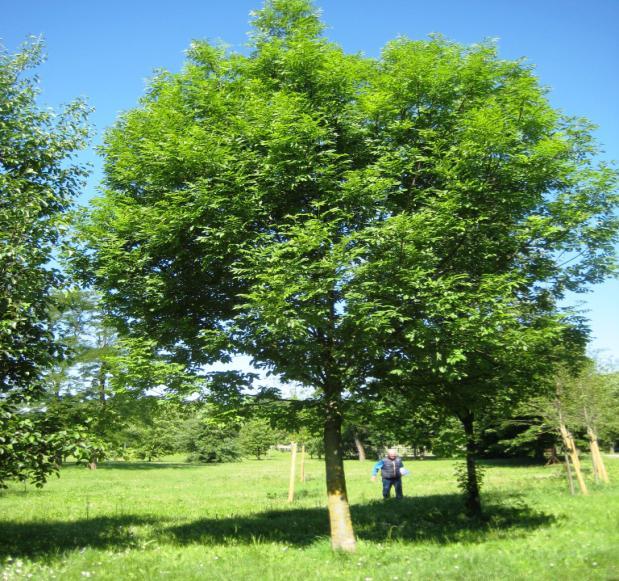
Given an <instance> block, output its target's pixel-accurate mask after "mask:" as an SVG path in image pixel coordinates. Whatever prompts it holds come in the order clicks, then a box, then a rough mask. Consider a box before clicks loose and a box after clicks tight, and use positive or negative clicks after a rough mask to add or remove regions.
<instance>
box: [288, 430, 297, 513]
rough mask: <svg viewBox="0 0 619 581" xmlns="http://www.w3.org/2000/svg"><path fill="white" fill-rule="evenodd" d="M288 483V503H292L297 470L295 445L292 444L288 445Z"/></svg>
mask: <svg viewBox="0 0 619 581" xmlns="http://www.w3.org/2000/svg"><path fill="white" fill-rule="evenodd" d="M290 451H291V455H290V483H289V485H288V502H292V501H293V500H294V484H295V482H294V480H295V472H296V468H297V443H296V442H292V444H291V445H290Z"/></svg>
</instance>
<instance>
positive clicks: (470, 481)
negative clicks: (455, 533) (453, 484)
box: [460, 412, 481, 516]
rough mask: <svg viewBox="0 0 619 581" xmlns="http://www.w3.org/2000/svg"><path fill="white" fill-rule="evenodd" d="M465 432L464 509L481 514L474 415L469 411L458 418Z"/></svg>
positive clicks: (474, 514) (471, 514)
mask: <svg viewBox="0 0 619 581" xmlns="http://www.w3.org/2000/svg"><path fill="white" fill-rule="evenodd" d="M460 421H461V422H462V426H463V427H464V433H465V434H466V500H465V505H466V511H467V513H468V514H469V515H470V516H480V515H481V498H480V494H479V482H478V479H477V463H476V455H477V443H476V442H475V431H474V424H473V422H474V416H473V414H472V413H471V412H468V413H467V414H466V415H464V416H462V417H461V418H460Z"/></svg>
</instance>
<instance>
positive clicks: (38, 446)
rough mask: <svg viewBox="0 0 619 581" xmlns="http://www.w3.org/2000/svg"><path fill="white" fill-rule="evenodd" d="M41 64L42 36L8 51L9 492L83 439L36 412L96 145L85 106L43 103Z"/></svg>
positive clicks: (5, 331) (1, 68)
mask: <svg viewBox="0 0 619 581" xmlns="http://www.w3.org/2000/svg"><path fill="white" fill-rule="evenodd" d="M42 60H43V51H42V43H41V42H40V41H38V40H34V41H31V42H30V43H27V44H25V45H24V46H23V47H22V49H21V50H20V51H19V52H17V53H16V54H10V53H8V52H7V51H6V50H5V49H4V48H2V47H0V192H1V196H0V273H1V276H0V486H2V485H3V484H4V482H5V480H7V479H9V478H19V479H32V480H33V481H34V482H35V483H36V484H37V485H42V484H43V483H44V482H45V478H46V476H47V475H48V474H49V473H50V472H53V471H54V470H55V467H56V463H55V459H56V457H57V455H58V454H60V453H62V451H63V450H65V449H68V448H69V447H71V446H72V445H73V444H72V443H75V442H78V441H79V439H80V434H78V433H77V432H76V431H71V430H70V431H69V432H65V431H57V432H54V431H53V430H52V431H50V429H49V426H47V427H45V423H46V419H45V415H44V414H43V413H42V412H41V410H39V411H38V412H36V411H35V410H36V409H38V404H37V401H38V399H39V398H40V396H41V395H42V393H43V391H44V390H43V387H42V375H43V373H44V372H45V371H47V370H49V369H50V367H51V366H52V365H53V364H54V363H56V362H58V361H59V360H61V358H62V356H63V347H62V345H61V344H60V343H59V342H58V341H57V340H56V338H55V337H54V334H53V331H52V324H51V323H52V322H51V315H50V313H51V310H52V307H53V303H54V292H55V291H56V290H58V289H59V288H60V287H61V286H62V284H63V281H62V277H61V275H60V273H59V271H58V269H57V268H55V267H54V266H53V264H52V262H51V261H52V258H53V256H54V249H55V247H57V245H58V244H59V242H60V240H61V235H62V232H63V228H64V223H63V221H64V215H65V214H66V212H67V210H69V208H70V207H71V204H72V202H73V200H74V199H75V197H76V196H77V195H78V193H79V189H80V187H81V186H82V184H83V179H84V177H85V175H86V171H85V169H84V167H83V166H81V165H79V164H78V163H75V162H74V160H73V158H74V155H75V153H76V152H77V151H79V150H80V149H82V148H84V147H85V145H86V142H87V139H88V128H87V125H86V116H87V108H86V106H85V104H84V103H83V102H82V101H79V100H77V101H74V102H72V103H71V104H69V105H68V106H66V107H65V108H64V109H63V110H62V111H60V112H58V113H54V112H53V111H51V110H49V109H41V108H40V107H39V105H38V104H37V97H38V95H39V89H38V83H37V78H36V77H34V76H32V75H30V70H31V69H33V68H34V67H36V66H37V65H39V64H40V63H41V61H42ZM71 442H72V443H71Z"/></svg>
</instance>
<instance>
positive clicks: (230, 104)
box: [76, 0, 614, 550]
mask: <svg viewBox="0 0 619 581" xmlns="http://www.w3.org/2000/svg"><path fill="white" fill-rule="evenodd" d="M321 32H322V24H321V22H320V21H319V19H318V17H317V13H316V10H315V9H314V7H313V6H312V4H311V3H310V2H309V0H269V1H267V2H266V4H265V6H264V8H263V9H262V10H260V11H258V12H256V13H255V15H254V20H253V31H252V36H251V39H252V41H251V42H252V47H251V48H252V50H251V53H250V54H249V56H244V55H240V54H235V53H229V52H226V50H224V49H223V48H220V47H217V46H212V45H209V44H207V43H204V42H196V43H194V44H193V45H192V47H191V49H190V50H189V62H188V63H187V65H186V66H185V68H184V69H183V71H182V72H181V73H179V74H169V73H162V74H160V75H159V76H158V77H157V78H155V79H154V80H153V82H152V83H151V86H150V89H149V91H148V93H147V94H146V96H145V97H144V98H143V99H142V102H141V104H140V106H139V107H137V108H136V109H134V110H132V111H130V112H128V113H126V114H125V115H123V116H122V117H121V119H120V120H119V121H118V123H117V124H116V125H115V126H114V127H113V128H112V129H111V130H110V131H109V132H108V133H107V136H106V139H105V143H104V146H103V148H102V153H103V155H104V156H105V171H106V178H105V193H104V196H103V197H102V198H100V199H99V200H97V201H96V202H95V205H94V207H93V208H92V210H91V211H90V213H89V216H86V217H85V219H84V223H83V226H82V228H81V232H82V235H83V237H84V238H83V239H84V241H85V243H86V247H87V248H88V250H87V251H85V252H82V253H80V255H79V256H80V257H79V259H78V260H76V266H77V267H78V268H81V269H82V271H83V272H84V273H85V275H86V278H87V279H89V280H90V281H91V282H92V283H94V284H96V285H97V286H98V287H99V288H100V289H101V291H102V292H103V295H104V297H105V300H106V305H107V307H106V308H108V309H109V311H110V313H111V314H112V315H113V316H115V317H116V318H117V320H118V321H119V322H120V323H121V325H123V326H124V332H126V333H127V334H129V335H135V336H137V337H149V338H156V340H157V342H158V346H159V348H160V350H161V351H162V352H163V353H165V354H166V355H167V356H168V357H169V358H170V359H172V360H174V361H177V362H183V363H185V364H188V365H189V366H190V367H193V368H195V369H199V367H200V366H201V365H203V364H204V363H208V362H210V361H214V360H216V359H221V358H227V357H229V356H230V354H231V353H233V352H234V351H235V350H236V351H240V352H245V353H249V354H250V355H252V356H253V358H254V360H255V362H256V364H257V365H259V366H262V367H265V368H267V369H269V370H271V371H274V372H277V373H279V374H280V375H281V376H282V377H283V378H284V379H286V380H291V381H296V382H299V383H301V384H303V385H306V386H310V387H312V388H313V389H314V390H315V393H316V398H317V400H318V401H317V403H318V405H319V409H320V410H321V417H322V421H323V425H324V441H325V459H326V467H327V471H326V473H327V491H328V504H329V514H330V520H331V530H332V541H333V546H334V547H335V548H339V549H348V550H352V549H354V546H355V539H354V534H353V530H352V526H351V522H350V513H349V507H348V501H347V495H346V482H345V478H344V469H343V462H342V446H341V424H342V415H343V411H344V407H345V399H346V398H347V397H348V396H349V395H350V394H358V396H360V395H362V394H364V393H367V392H369V391H371V390H373V389H391V386H392V385H393V382H388V381H378V380H379V378H381V376H382V375H384V374H385V373H387V374H388V375H389V377H394V376H397V375H398V374H399V375H400V377H401V383H402V385H406V386H407V389H408V390H415V389H417V386H418V385H419V382H418V381H417V376H418V371H419V370H421V371H423V373H424V374H425V375H432V378H434V377H435V374H438V375H439V376H441V377H443V379H444V380H445V381H444V382H443V383H442V384H441V385H443V387H444V386H445V385H447V384H449V385H452V386H456V388H454V389H459V386H460V385H461V384H460V383H458V382H457V380H458V379H459V378H461V377H462V376H464V375H465V374H467V373H468V370H469V369H470V368H472V367H473V366H474V360H473V359H472V358H471V356H472V354H477V352H478V351H479V348H480V346H483V345H499V344H501V345H503V347H501V349H499V350H498V352H499V353H501V354H502V355H501V358H500V359H501V360H504V356H503V354H504V353H506V352H508V351H509V350H510V349H511V352H512V354H518V353H522V352H524V347H525V346H526V345H527V344H537V343H539V342H538V341H537V339H536V334H535V324H537V325H540V326H543V327H544V328H546V329H547V330H548V334H552V333H551V330H552V329H553V328H554V326H555V323H556V324H558V322H557V321H556V317H555V316H554V313H553V309H554V303H553V293H554V294H555V295H557V294H560V293H561V292H562V291H563V290H564V289H566V288H570V289H575V288H578V287H579V286H580V285H581V283H584V282H587V281H590V280H597V279H599V278H600V277H601V276H602V275H603V273H604V272H606V271H607V270H608V268H609V266H610V258H609V255H610V253H611V250H612V243H613V235H614V224H613V216H612V212H613V203H614V199H613V198H612V197H611V196H609V195H608V193H609V192H610V191H611V190H612V187H613V180H614V174H613V173H612V172H611V171H610V170H608V169H606V168H603V167H602V168H596V167H594V166H593V165H592V164H591V162H590V159H591V156H592V154H593V145H592V142H591V138H590V129H589V127H588V126H587V125H586V124H584V123H582V122H580V121H577V120H570V119H566V118H564V117H562V116H561V115H560V114H559V113H557V112H556V111H554V110H553V109H552V108H551V107H550V106H549V105H548V103H547V101H546V98H545V96H544V91H543V90H542V89H541V88H540V87H539V85H538V82H537V80H536V78H535V76H534V75H533V73H532V71H531V68H530V67H528V66H527V65H525V64H523V63H521V62H511V61H504V60H501V59H499V58H498V56H497V54H496V50H495V48H494V47H493V46H491V45H475V46H472V47H463V46H460V45H457V44H454V43H450V42H447V41H445V40H443V39H441V38H434V39H432V40H430V41H423V42H413V41H410V40H407V39H398V40H397V41H394V42H392V43H390V44H389V45H388V46H387V47H386V48H385V50H384V52H383V54H382V55H381V57H380V58H379V59H369V58H365V57H362V56H360V55H347V54H345V53H344V52H343V51H342V50H341V49H340V48H339V47H337V46H335V45H333V44H332V43H329V42H328V41H327V40H326V39H325V38H324V37H323V36H322V34H321ZM561 252H564V256H563V258H562V257H560V253H561ZM572 259H573V260H572ZM566 260H572V262H570V263H569V264H566V265H564V264H562V263H563V262H564V261H566ZM523 320H530V321H531V324H520V323H521V322H522V321H523ZM534 323H535V324H534ZM501 328H504V329H505V330H506V332H505V333H504V334H503V335H501V333H499V332H498V330H500V329H501ZM520 329H526V330H527V334H526V338H525V339H519V337H520V335H519V333H518V331H519V330H520ZM446 330H447V331H448V334H447V335H445V334H444V333H445V331H446ZM501 337H502V339H501ZM508 339H509V341H515V343H516V345H515V346H514V347H509V345H507V346H505V341H506V340H508ZM501 341H503V343H501ZM480 357H481V355H480ZM416 358H418V359H419V363H418V364H415V365H413V366H412V367H410V368H409V367H408V366H407V364H403V363H402V362H403V361H406V362H407V361H410V360H414V359H416ZM475 361H478V359H476V360H475ZM445 362H446V363H445ZM464 362H466V363H464ZM458 364H460V365H458ZM488 366H490V367H492V368H494V366H493V365H491V364H488ZM393 371H395V373H393ZM413 371H414V372H415V373H412V372H413ZM497 377H498V375H497V374H494V375H492V378H491V379H492V380H491V381H490V380H488V382H487V385H491V386H492V390H490V389H488V390H486V391H493V392H496V391H497V390H500V389H501V387H500V386H501V383H500V381H498V380H497ZM370 384H372V386H371V387H370ZM433 385H435V386H437V385H439V383H438V382H436V381H433ZM454 389H451V392H453V391H454ZM443 393H450V390H448V389H447V388H444V389H443ZM476 393H477V391H476V390H475V389H474V388H472V387H471V388H467V389H464V390H462V393H461V399H462V400H463V401H465V403H466V402H467V401H468V400H467V397H468V395H470V396H471V398H472V399H475V397H476ZM467 394H468V395H467ZM473 396H475V397H473Z"/></svg>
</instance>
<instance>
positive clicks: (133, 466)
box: [97, 461, 207, 470]
mask: <svg viewBox="0 0 619 581" xmlns="http://www.w3.org/2000/svg"><path fill="white" fill-rule="evenodd" d="M201 466H207V464H190V463H187V462H123V461H119V462H113V461H112V462H102V463H101V464H99V465H98V466H97V470H107V469H109V470H164V469H166V468H174V469H175V470H176V469H178V468H199V467H201Z"/></svg>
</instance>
